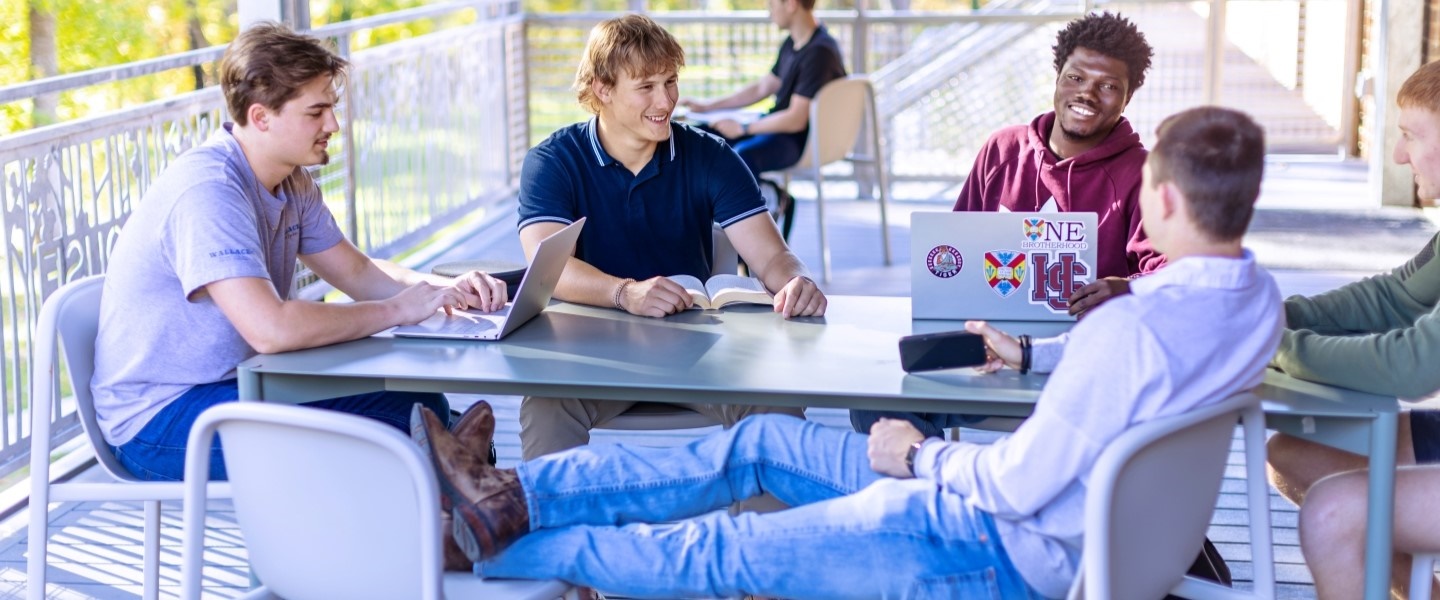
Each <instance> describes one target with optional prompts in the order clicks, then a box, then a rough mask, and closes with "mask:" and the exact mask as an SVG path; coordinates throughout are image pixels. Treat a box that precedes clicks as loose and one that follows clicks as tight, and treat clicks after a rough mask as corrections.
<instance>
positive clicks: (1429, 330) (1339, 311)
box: [1270, 234, 1440, 398]
mask: <svg viewBox="0 0 1440 600" xmlns="http://www.w3.org/2000/svg"><path fill="white" fill-rule="evenodd" d="M1437 251H1440V234H1437V235H1436V236H1435V237H1433V238H1431V239H1430V242H1429V243H1427V244H1426V245H1425V247H1424V248H1422V249H1421V250H1420V252H1419V253H1418V254H1416V255H1415V257H1414V258H1411V259H1410V260H1409V261H1408V262H1406V263H1405V264H1404V265H1401V266H1400V267H1398V268H1396V269H1395V270H1393V271H1391V272H1390V273H1389V274H1385V275H1376V276H1374V277H1370V278H1367V279H1364V280H1361V281H1357V282H1355V283H1352V284H1349V285H1346V286H1343V287H1341V288H1339V289H1336V290H1333V291H1330V292H1326V293H1324V294H1320V295H1318V296H1314V297H1311V298H1306V297H1304V296H1292V297H1290V298H1288V299H1286V300H1285V321H1286V327H1287V328H1286V330H1285V332H1284V334H1283V337H1282V338H1281V340H1280V349H1279V351H1278V352H1277V353H1276V354H1275V358H1274V360H1272V361H1271V363H1270V364H1271V365H1272V366H1275V367H1278V368H1280V369H1281V370H1283V371H1285V372H1286V373H1289V374H1290V375H1293V376H1295V377H1298V378H1300V379H1308V380H1310V381H1316V382H1320V383H1325V384H1330V385H1338V386H1341V387H1347V388H1351V389H1355V390H1360V391H1364V392H1371V393H1375V394H1384V395H1387V396H1399V397H1401V398H1415V397H1419V396H1424V395H1427V394H1429V393H1431V392H1434V391H1435V390H1437V389H1440V261H1436V260H1432V259H1434V258H1435V255H1436V252H1437Z"/></svg>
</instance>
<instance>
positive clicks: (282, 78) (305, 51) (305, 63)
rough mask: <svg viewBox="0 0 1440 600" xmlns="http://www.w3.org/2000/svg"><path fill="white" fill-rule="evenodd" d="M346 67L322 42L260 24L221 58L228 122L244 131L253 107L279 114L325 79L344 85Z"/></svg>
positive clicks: (237, 39) (286, 29)
mask: <svg viewBox="0 0 1440 600" xmlns="http://www.w3.org/2000/svg"><path fill="white" fill-rule="evenodd" d="M348 66H349V63H348V62H347V61H346V60H345V59H343V58H340V57H339V56H336V55H335V53H334V52H332V51H331V50H330V49H329V48H327V47H325V45H324V44H322V43H321V42H320V40H319V39H316V38H314V37H311V36H308V35H304V34H299V33H295V32H294V31H291V30H290V28H289V27H286V26H284V25H281V24H279V23H273V22H272V23H257V24H255V25H252V26H251V27H250V28H249V29H246V30H245V31H242V32H240V35H238V36H236V37H235V41H233V42H230V47H228V48H226V49H225V56H223V57H221V58H220V90H221V91H222V92H223V93H224V94H225V108H226V109H228V110H229V111H230V118H232V119H234V120H235V123H237V124H239V125H241V126H245V125H246V124H247V123H248V121H249V120H250V117H249V116H248V115H246V114H245V113H246V111H247V110H249V109H250V106H251V105H253V104H259V105H261V106H264V107H265V108H268V109H270V110H276V111H278V110H280V107H282V106H285V103H286V102H289V101H290V100H292V99H294V98H295V97H297V96H299V95H300V89H301V88H303V87H305V85H306V84H308V83H310V82H311V81H313V80H314V79H315V78H316V77H320V76H322V75H329V76H330V77H333V78H334V79H335V85H336V86H337V87H339V86H343V85H344V79H345V69H346V68H347V67H348Z"/></svg>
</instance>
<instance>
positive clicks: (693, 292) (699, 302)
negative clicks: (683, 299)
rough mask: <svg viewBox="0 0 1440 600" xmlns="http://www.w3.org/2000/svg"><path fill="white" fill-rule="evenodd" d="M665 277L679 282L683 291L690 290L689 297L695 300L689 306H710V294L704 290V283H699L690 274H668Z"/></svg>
mask: <svg viewBox="0 0 1440 600" xmlns="http://www.w3.org/2000/svg"><path fill="white" fill-rule="evenodd" d="M666 279H669V280H670V281H673V282H675V283H678V284H680V287H683V288H685V291H687V292H690V299H691V300H692V301H694V302H695V304H694V305H693V306H692V307H691V308H702V309H703V308H710V294H709V293H708V292H707V291H706V290H705V284H703V283H700V280H699V279H696V278H695V277H693V276H690V275H670V276H667V277H666Z"/></svg>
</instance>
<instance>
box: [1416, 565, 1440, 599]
mask: <svg viewBox="0 0 1440 600" xmlns="http://www.w3.org/2000/svg"><path fill="white" fill-rule="evenodd" d="M1436 560H1440V554H1416V555H1415V562H1414V563H1413V564H1412V566H1411V567H1410V600H1430V587H1431V586H1433V585H1435V561H1436Z"/></svg>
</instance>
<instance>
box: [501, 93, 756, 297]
mask: <svg viewBox="0 0 1440 600" xmlns="http://www.w3.org/2000/svg"><path fill="white" fill-rule="evenodd" d="M597 127H598V124H597V121H596V120H595V119H594V118H592V119H590V120H589V121H588V122H584V123H576V124H574V125H570V126H568V127H565V128H562V129H560V130H559V131H556V132H555V133H554V134H552V135H551V136H550V137H549V138H547V139H546V140H545V141H543V142H540V144H539V145H537V146H535V147H534V148H531V149H530V152H529V153H528V154H526V155H525V164H524V166H523V167H521V169H520V229H524V228H526V227H528V226H529V225H531V224H534V223H540V222H545V221H550V222H555V223H563V224H566V225H568V224H570V223H573V222H575V221H576V220H577V219H580V218H581V217H586V218H588V220H587V221H586V222H585V230H584V231H582V232H580V241H579V242H578V244H577V245H576V248H575V257H576V258H579V259H580V260H583V261H585V262H587V263H589V264H590V265H591V266H594V267H595V268H597V269H600V270H601V271H603V272H605V273H608V274H610V275H614V276H616V277H629V278H632V279H636V280H644V279H649V278H651V277H655V276H658V275H680V274H684V275H693V276H695V277H698V278H700V280H701V281H704V280H705V279H706V278H708V277H709V276H710V272H711V267H712V265H713V264H714V260H715V256H714V253H715V251H714V248H713V246H712V244H711V240H712V234H711V224H712V223H719V224H720V226H721V227H722V228H724V227H729V226H730V225H733V224H735V223H739V222H740V221H743V220H745V219H747V218H749V217H752V216H754V215H757V214H761V213H764V212H765V204H764V201H763V200H762V199H761V198H760V187H759V186H758V185H757V184H756V183H755V177H754V176H752V175H751V174H750V169H748V168H746V167H745V163H744V162H743V161H741V160H740V156H739V155H737V154H735V151H734V150H731V149H730V145H729V144H727V143H725V141H724V140H722V139H720V138H718V137H716V136H713V135H711V134H708V133H705V132H703V131H700V130H697V129H695V128H693V127H690V126H689V125H682V124H679V123H671V124H670V140H669V141H667V142H661V143H660V144H659V145H658V146H657V147H656V148H655V155H654V156H652V157H651V158H650V162H649V163H648V164H646V165H645V168H643V169H641V170H640V173H639V174H638V175H636V174H633V173H631V172H630V170H629V169H627V168H625V165H623V164H620V162H619V161H617V160H615V159H613V158H611V157H610V155H609V154H607V153H606V152H605V149H604V147H602V146H601V145H600V138H599V137H598V134H597V130H596V128H597Z"/></svg>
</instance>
